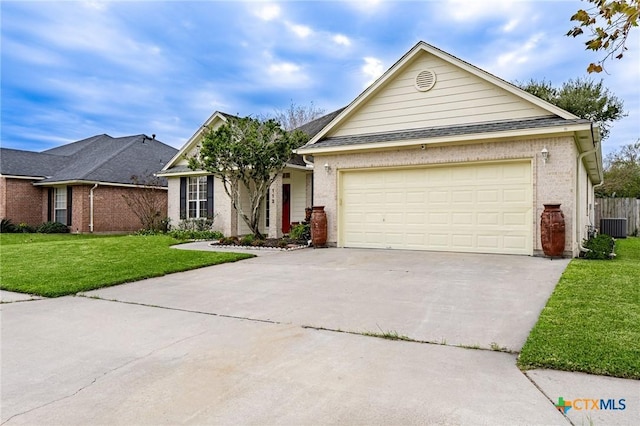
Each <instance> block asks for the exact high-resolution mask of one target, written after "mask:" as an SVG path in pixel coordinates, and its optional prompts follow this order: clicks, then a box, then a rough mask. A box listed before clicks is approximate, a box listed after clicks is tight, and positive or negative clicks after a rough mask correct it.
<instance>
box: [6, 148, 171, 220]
mask: <svg viewBox="0 0 640 426" xmlns="http://www.w3.org/2000/svg"><path fill="white" fill-rule="evenodd" d="M176 151H177V150H176V149H175V148H172V147H170V146H168V145H165V144H164V143H162V142H160V141H157V140H155V135H154V137H153V138H150V137H148V136H146V135H136V136H127V137H121V138H113V137H111V136H109V135H97V136H93V137H91V138H88V139H84V140H81V141H78V142H74V143H70V144H67V145H63V146H60V147H57V148H53V149H49V150H47V151H43V152H31V151H21V150H15V149H6V148H1V149H0V218H6V219H11V221H12V222H13V223H15V224H18V223H27V224H29V225H31V226H37V225H39V224H41V223H43V222H46V221H57V222H60V223H63V224H65V225H67V226H68V227H69V229H70V231H71V232H126V231H136V230H138V229H140V228H141V223H140V220H139V219H138V217H137V216H136V215H135V214H134V212H133V211H132V210H131V208H129V206H128V205H127V203H126V201H125V198H124V197H123V195H125V196H136V193H138V192H139V191H148V189H145V188H144V187H143V185H141V184H143V183H148V181H149V178H150V177H152V176H153V173H154V172H155V171H156V170H158V168H159V167H161V166H162V165H163V164H165V163H166V162H167V161H168V160H169V159H170V158H171V157H172V156H173V155H175V153H176ZM158 183H159V185H160V186H158V188H157V195H155V196H157V197H159V198H160V199H161V200H162V201H163V202H162V205H163V206H166V201H164V200H166V197H167V188H166V182H165V181H161V182H158ZM161 214H162V215H163V216H166V211H163V212H161Z"/></svg>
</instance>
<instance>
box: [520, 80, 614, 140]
mask: <svg viewBox="0 0 640 426" xmlns="http://www.w3.org/2000/svg"><path fill="white" fill-rule="evenodd" d="M515 84H516V85H517V86H518V87H520V88H521V89H523V90H525V91H527V92H529V93H531V94H532V95H535V96H537V97H539V98H541V99H544V100H545V101H547V102H549V103H552V104H554V105H556V106H558V107H560V108H562V109H564V110H566V111H569V112H570V113H572V114H575V115H577V116H578V117H580V118H585V119H588V120H591V121H594V122H596V123H598V124H599V125H600V133H601V135H602V139H603V140H604V139H605V138H606V137H607V136H608V135H609V131H610V128H611V123H613V122H614V121H616V120H619V119H620V118H622V117H624V116H625V115H626V114H625V112H624V109H623V102H622V101H621V100H620V99H618V98H617V97H616V96H615V95H614V94H613V93H611V92H609V89H607V88H606V87H604V85H603V83H602V81H600V82H594V81H593V80H591V79H589V78H577V79H575V80H573V79H572V80H569V81H567V82H565V83H562V86H560V87H555V86H553V85H552V84H551V82H548V81H546V80H542V81H536V80H533V79H532V80H530V81H528V82H526V83H520V82H515Z"/></svg>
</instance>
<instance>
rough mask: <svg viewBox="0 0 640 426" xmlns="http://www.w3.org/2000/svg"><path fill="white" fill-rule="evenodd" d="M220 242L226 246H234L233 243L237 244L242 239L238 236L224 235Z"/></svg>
mask: <svg viewBox="0 0 640 426" xmlns="http://www.w3.org/2000/svg"><path fill="white" fill-rule="evenodd" d="M218 242H219V243H220V244H222V245H225V246H232V245H236V244H238V243H239V242H240V240H238V237H234V236H231V237H222V238H220V239H219V240H218Z"/></svg>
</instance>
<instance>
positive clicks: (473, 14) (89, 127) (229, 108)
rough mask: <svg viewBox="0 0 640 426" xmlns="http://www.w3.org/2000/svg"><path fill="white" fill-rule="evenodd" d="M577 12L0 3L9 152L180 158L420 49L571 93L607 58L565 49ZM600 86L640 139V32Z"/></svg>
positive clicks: (490, 7) (357, 89)
mask: <svg viewBox="0 0 640 426" xmlns="http://www.w3.org/2000/svg"><path fill="white" fill-rule="evenodd" d="M585 7H588V4H587V3H585V2H581V1H579V0H563V1H562V0H561V1H542V0H536V1H524V0H522V1H516V0H513V1H508V0H507V1H505V0H502V1H500V0H495V1H494V0H482V1H475V0H462V1H460V0H437V1H420V2H418V1H400V2H392V1H382V0H370V1H365V0H362V1H323V2H311V1H282V2H259V1H254V2H235V1H233V2H232V1H227V2H219V1H215V2H213V1H164V2H160V1H119V2H113V1H86V2H74V1H43V2H34V1H24V0H22V1H5V0H0V15H1V29H0V36H1V39H0V51H1V53H0V61H1V63H0V72H1V75H0V81H1V120H0V126H1V127H0V132H1V138H0V145H1V146H2V147H4V148H14V149H22V150H30V151H42V150H46V149H49V148H53V147H56V146H59V145H62V144H66V143H70V142H74V141H77V140H81V139H85V138H88V137H90V136H93V135H97V134H104V133H106V134H108V135H111V136H113V137H118V136H128V135H136V134H142V133H144V134H147V135H149V136H150V135H152V134H156V135H157V136H156V137H157V139H158V140H160V141H162V142H164V143H166V144H168V145H171V146H174V147H176V148H180V147H181V146H182V145H183V144H184V143H185V142H186V141H187V140H188V139H189V137H191V136H192V135H193V134H194V133H195V132H196V131H197V130H198V128H199V127H200V126H202V124H203V123H204V122H205V121H206V120H207V118H209V117H210V116H211V114H213V112H214V111H223V112H226V113H230V114H237V115H241V116H247V115H252V116H259V117H264V116H269V115H273V114H274V113H275V112H276V111H278V110H284V109H286V108H288V107H289V106H290V105H291V104H292V103H294V104H296V105H301V106H306V105H310V104H311V103H313V106H314V107H316V108H320V109H323V110H324V111H325V112H327V113H329V112H331V111H333V110H335V109H338V108H341V107H343V106H345V105H347V104H349V103H350V102H351V101H352V100H353V99H355V98H356V96H358V95H359V94H360V93H361V92H362V91H363V90H364V89H365V88H366V87H367V86H368V85H369V84H371V83H372V82H373V81H375V79H376V78H378V77H379V76H380V75H382V73H384V72H385V71H386V70H387V69H388V68H389V67H391V66H392V65H393V64H394V63H395V62H396V61H397V60H398V59H400V58H401V57H402V56H403V55H404V54H405V53H406V52H407V51H408V50H409V49H411V47H413V46H414V45H415V44H416V43H417V42H419V41H425V42H427V43H429V44H431V45H433V46H435V47H437V48H439V49H441V50H444V51H446V52H448V53H450V54H452V55H454V56H456V57H458V58H460V59H462V60H464V61H467V62H469V63H471V64H473V65H475V66H477V67H480V68H482V69H484V70H485V71H488V72H490V73H492V74H494V75H496V76H498V77H500V78H502V79H504V80H507V81H510V82H514V81H520V82H525V81H529V80H530V79H535V80H542V79H545V80H547V81H550V82H551V83H552V84H554V85H561V84H562V83H563V82H565V81H567V80H569V79H575V78H578V77H585V76H588V74H587V73H586V67H587V66H588V64H589V63H590V62H595V61H597V60H599V59H601V57H602V56H603V54H602V53H594V52H591V51H586V50H585V49H584V41H586V37H579V38H576V39H574V38H571V37H566V36H565V34H566V32H567V31H568V30H569V29H570V28H571V27H572V24H571V22H570V21H569V18H570V17H571V15H572V14H573V13H575V12H576V11H577V10H578V9H579V8H585ZM627 45H628V48H629V50H628V51H627V52H626V53H625V55H624V58H623V59H622V60H611V61H609V62H607V63H606V65H605V67H606V71H607V73H601V74H597V75H594V74H592V75H591V76H589V77H590V78H592V79H594V80H595V81H599V80H601V79H602V80H603V81H604V85H605V87H607V88H608V89H609V90H610V91H611V92H612V93H613V94H615V95H616V96H617V97H618V98H619V99H621V100H622V101H623V102H624V108H625V110H626V111H627V113H628V116H627V117H625V118H623V119H621V120H620V121H618V122H616V123H615V124H614V125H613V128H612V131H611V134H610V136H609V138H608V139H607V140H606V141H605V142H604V144H603V152H604V154H605V155H606V154H608V153H610V152H612V151H614V150H616V149H618V148H619V147H620V146H622V145H625V144H629V143H633V142H635V141H636V140H638V138H640V29H639V28H635V29H634V32H633V33H632V35H631V37H630V38H629V40H628V43H627Z"/></svg>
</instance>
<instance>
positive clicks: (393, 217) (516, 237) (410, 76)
mask: <svg viewBox="0 0 640 426" xmlns="http://www.w3.org/2000/svg"><path fill="white" fill-rule="evenodd" d="M296 152H297V153H298V154H301V155H303V156H305V157H307V156H313V159H314V163H315V167H314V170H313V198H314V204H316V205H324V206H325V211H326V214H327V221H328V241H329V242H330V243H332V244H334V245H337V246H339V247H364V248H391V249H410V250H437V251H456V252H477V253H507V254H521V255H537V254H540V253H541V251H542V247H541V242H540V234H541V229H540V215H541V213H542V211H543V209H544V204H548V203H549V204H550V203H559V204H561V209H562V210H563V212H564V218H565V229H566V234H565V252H564V254H565V255H568V256H577V255H578V253H579V251H580V248H581V242H582V241H583V239H584V238H586V236H587V231H588V227H589V226H591V225H593V219H594V216H593V215H594V212H593V206H594V186H596V185H598V184H600V183H602V153H601V149H600V138H599V133H598V128H597V126H594V125H593V123H591V122H590V121H588V120H582V119H580V118H578V117H576V116H575V115H573V114H571V113H569V112H567V111H565V110H562V109H560V108H558V107H556V106H554V105H551V104H549V103H547V102H545V101H542V100H541V99H539V98H537V97H535V96H533V95H531V94H529V93H527V92H525V91H523V90H520V89H519V88H517V87H515V86H513V85H512V84H510V83H508V82H506V81H504V80H501V79H500V78H498V77H496V76H494V75H492V74H490V73H488V72H486V71H483V70H481V69H479V68H477V67H475V66H473V65H471V64H469V63H467V62H464V61H463V60H460V59H458V58H456V57H454V56H452V55H450V54H448V53H446V52H443V51H442V50H439V49H437V48H435V47H433V46H431V45H429V44H427V43H424V42H419V43H417V44H416V45H415V46H414V47H413V48H412V49H411V50H410V51H409V52H408V53H406V54H405V55H404V56H403V57H402V58H400V60H399V61H398V62H396V63H395V64H394V65H393V66H392V67H391V68H390V69H389V70H388V71H386V72H385V73H384V74H383V75H382V76H381V77H380V78H379V79H378V80H377V81H375V82H374V83H373V84H372V85H371V86H369V87H368V88H367V89H366V90H365V91H364V92H362V93H361V94H360V95H359V96H358V97H357V98H356V99H355V100H354V101H353V102H351V103H350V104H349V105H348V106H347V107H346V108H345V109H344V110H342V111H341V112H340V113H339V114H337V115H336V117H335V118H333V119H332V120H331V122H330V123H328V124H327V125H326V126H325V127H324V128H323V129H322V130H320V131H319V132H317V133H316V134H315V136H313V137H312V138H311V140H310V141H309V142H308V144H307V145H305V146H304V147H302V148H301V149H298V150H297V151H296Z"/></svg>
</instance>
